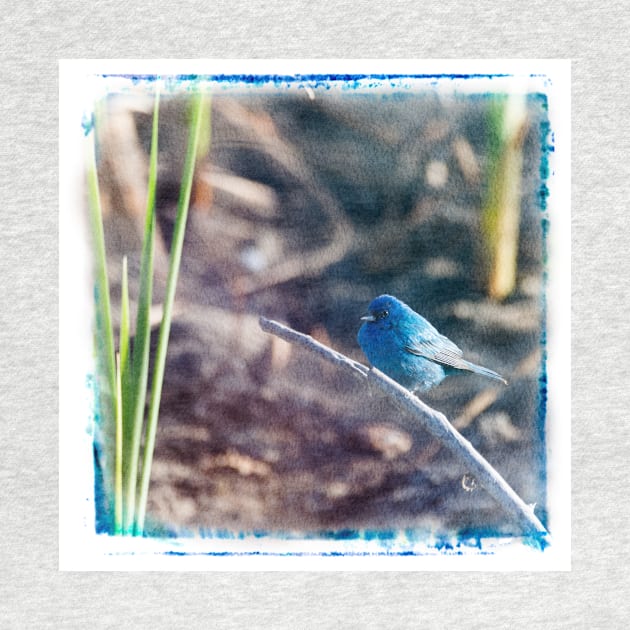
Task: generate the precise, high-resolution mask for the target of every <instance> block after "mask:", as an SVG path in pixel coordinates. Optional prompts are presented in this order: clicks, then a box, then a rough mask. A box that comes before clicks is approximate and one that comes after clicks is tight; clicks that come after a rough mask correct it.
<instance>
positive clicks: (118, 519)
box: [114, 352, 123, 534]
mask: <svg viewBox="0 0 630 630" xmlns="http://www.w3.org/2000/svg"><path fill="white" fill-rule="evenodd" d="M122 470H123V400H122V376H121V370H120V353H118V352H117V353H116V457H115V473H114V533H115V534H121V533H122V528H123V483H122V480H123V475H122Z"/></svg>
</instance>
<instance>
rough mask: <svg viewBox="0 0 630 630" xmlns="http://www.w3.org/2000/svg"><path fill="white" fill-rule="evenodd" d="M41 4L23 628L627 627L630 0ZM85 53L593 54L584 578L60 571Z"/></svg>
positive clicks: (577, 104) (4, 329) (577, 424)
mask: <svg viewBox="0 0 630 630" xmlns="http://www.w3.org/2000/svg"><path fill="white" fill-rule="evenodd" d="M435 5H436V6H432V5H431V6H429V5H428V3H417V2H409V1H407V2H394V3H390V6H389V7H386V5H385V3H380V2H378V3H377V2H361V1H360V0H353V2H343V3H341V2H338V3H327V4H326V5H324V6H318V5H317V4H316V3H313V2H302V1H300V2H293V3H292V4H291V5H286V4H285V3H284V2H265V3H261V2H247V3H245V2H241V3H238V4H236V5H235V3H233V2H215V3H209V2H191V3H188V4H187V5H183V4H182V3H159V5H158V3H155V6H153V7H151V6H148V5H147V4H146V3H143V4H142V5H138V6H136V7H131V6H129V3H128V2H110V3H104V2H101V3H89V4H84V3H78V2H68V3H64V5H63V6H56V5H55V4H53V3H44V2H39V3H33V2H26V3H24V4H22V5H20V6H19V8H16V9H13V10H12V13H11V14H8V15H5V16H4V20H3V27H2V30H3V33H2V44H1V46H2V51H3V64H2V75H3V76H2V79H3V81H2V84H3V87H4V91H3V97H2V100H1V104H0V107H1V108H2V110H3V111H2V114H3V115H2V127H1V129H2V139H1V142H0V174H1V177H2V193H3V194H2V197H3V228H4V235H5V238H4V239H3V240H2V255H1V256H0V264H1V265H2V272H3V279H4V280H3V283H2V286H3V299H2V306H1V307H0V316H1V317H2V325H1V326H0V335H1V336H2V345H1V347H2V350H3V356H2V361H1V362H0V373H1V375H2V389H3V394H2V396H0V421H1V422H0V445H1V446H0V449H1V451H0V453H1V457H0V479H1V480H2V519H1V520H0V522H1V527H2V577H1V578H0V585H1V588H0V625H1V626H2V627H5V628H14V627H15V628H22V627H32V628H47V627H51V628H83V627H92V628H108V627H115V626H117V627H129V628H136V627H137V628H143V627H151V628H171V627H213V626H216V627H227V628H241V627H246V626H249V627H255V628H258V627H260V628H268V627H269V628H297V627H317V628H339V627H349V628H381V627H394V628H398V627H423V628H443V627H448V626H451V627H455V628H483V627H491V628H502V627H507V626H508V624H509V626H510V627H512V628H522V627H527V626H531V627H535V628H583V627H584V628H586V627H588V628H621V627H624V626H625V623H627V619H628V618H629V617H630V605H629V603H628V602H629V597H628V595H629V594H630V593H629V590H630V589H629V588H628V586H629V581H630V579H629V578H628V575H629V571H628V561H629V560H630V558H629V557H628V556H629V551H630V537H629V534H628V525H627V524H628V516H629V514H628V512H629V510H628V491H627V478H628V475H627V462H628V447H629V446H630V436H629V433H628V424H627V422H624V420H625V419H626V416H624V414H623V410H624V409H626V408H627V402H628V395H627V393H626V389H627V384H626V382H627V378H626V374H627V367H626V365H625V361H624V360H623V359H622V355H623V354H624V351H625V350H626V349H627V348H628V342H627V326H625V325H624V324H625V321H626V313H625V309H624V308H623V307H624V301H623V300H624V298H625V297H626V292H627V290H628V281H627V278H628V277H629V275H630V273H629V272H630V269H629V264H628V257H627V255H626V242H627V238H626V229H625V219H626V208H625V205H624V202H625V201H626V199H627V197H625V196H624V193H625V192H626V191H627V180H628V159H627V156H628V149H629V143H628V137H629V133H630V132H629V131H628V124H627V116H628V113H629V110H628V101H627V93H628V89H627V71H628V64H627V57H628V45H627V43H626V42H627V34H628V30H629V27H630V18H629V17H628V12H627V8H626V7H625V3H624V2H612V3H607V4H599V3H593V2H588V3H587V2H571V3H569V2H561V3H560V2H556V3H554V4H551V3H548V2H534V3H530V4H529V5H527V6H525V5H523V3H520V2H519V3H517V2H504V3H500V4H498V3H497V4H496V6H495V3H494V2H476V3H472V2H461V3H456V2H452V1H451V2H448V1H447V2H440V3H435ZM82 57H146V58H151V57H217V58H219V57H223V58H230V57H260V58H264V57H286V58H292V57H340V58H344V57H358V58H360V57H371V58H380V57H383V58H388V57H389V58H395V57H400V58H405V57H406V58H412V57H416V58H426V57H436V58H439V57H452V58H459V57H468V58H474V57H480V58H483V57H504V58H511V57H513V58H518V57H523V58H525V57H530V58H532V57H550V58H556V57H557V58H571V59H573V68H572V72H573V88H572V98H573V104H572V109H573V158H572V159H573V187H572V195H573V217H572V249H573V265H572V268H573V277H572V282H573V285H572V286H573V305H572V306H573V308H572V314H573V320H572V324H571V325H572V331H573V335H572V337H573V346H572V350H573V387H572V391H573V420H572V422H573V439H572V442H573V468H572V470H573V472H572V475H573V479H572V486H573V559H572V563H573V570H572V572H571V573H515V574H505V573H503V574H501V573H474V574H471V573H399V574H397V573H291V574H289V573H287V574H283V573H269V574H265V575H261V574H258V573H239V574H236V573H235V574H229V573H224V574H213V573H190V574H175V573H147V574H143V573H137V574H125V573H103V574H101V573H60V572H58V570H57V566H58V543H57V536H58V528H57V517H58V508H57V499H58V492H57V467H58V461H57V459H58V457H57V423H58V417H57V411H58V392H57V387H58V367H57V366H58V342H57V327H58V315H57V293H58V292H57V285H58V277H57V265H58V253H57V222H58V204H57V162H58V160H57V155H58V153H57V111H58V92H57V76H58V66H57V60H58V59H59V58H82Z"/></svg>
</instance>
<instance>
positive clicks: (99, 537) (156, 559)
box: [60, 60, 571, 570]
mask: <svg viewBox="0 0 630 630" xmlns="http://www.w3.org/2000/svg"><path fill="white" fill-rule="evenodd" d="M569 80H570V78H569V64H568V62H563V61H536V60H532V61H527V60H523V61H518V62H515V61H511V62H508V61H499V60H497V61H476V62H475V61H465V60H460V61H457V60H450V61H443V62H438V61H422V60H416V61H411V60H408V61H387V62H385V61H360V62H359V61H348V60H319V61H313V60H311V61H309V60H301V61H300V60H296V61H262V60H249V61H248V60H238V61H234V60H233V61H227V60H226V61H221V60H208V61H201V60H199V61H140V60H137V61H111V60H110V61H107V60H101V61H99V60H92V61H63V62H61V64H60V99H61V100H60V315H61V317H60V567H61V568H62V569H175V570H178V569H196V570H241V569H245V570H258V569H260V570H273V569H282V570H468V569H474V570H518V569H523V570H525V569H527V570H559V569H560V570H567V569H569V568H570V516H571V514H570V509H571V504H570V419H571V408H570V347H569V344H570V341H569V340H570V337H569V335H570V285H569V282H570V275H569V274H570V264H569V237H570V235H569V229H570V196H569V195H570V176H569V168H570V159H569V151H570V131H569V117H570V102H569Z"/></svg>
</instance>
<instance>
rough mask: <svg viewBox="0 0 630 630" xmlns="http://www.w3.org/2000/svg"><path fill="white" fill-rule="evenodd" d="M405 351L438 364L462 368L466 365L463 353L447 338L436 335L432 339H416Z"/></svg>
mask: <svg viewBox="0 0 630 630" xmlns="http://www.w3.org/2000/svg"><path fill="white" fill-rule="evenodd" d="M405 350H406V351H407V352H410V353H411V354H415V355H417V356H419V357H425V358H426V359H429V360H431V361H435V362H436V363H442V364H443V365H449V366H451V367H455V368H461V367H462V365H463V364H464V360H463V359H462V351H461V350H460V349H459V348H458V347H457V346H456V345H455V344H454V343H453V342H452V341H451V340H450V339H448V338H447V337H445V336H444V335H440V334H439V333H437V332H436V333H435V334H434V335H431V336H430V337H424V338H416V339H413V340H412V341H411V343H408V344H407V345H405Z"/></svg>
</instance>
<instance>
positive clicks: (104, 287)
mask: <svg viewBox="0 0 630 630" xmlns="http://www.w3.org/2000/svg"><path fill="white" fill-rule="evenodd" d="M94 135H95V131H92V133H91V134H90V135H89V137H88V140H89V149H88V152H87V153H88V165H87V180H88V200H89V207H90V225H91V228H92V238H93V241H94V250H95V252H94V253H95V263H96V269H95V272H96V278H95V280H96V287H95V293H96V309H97V312H96V318H97V333H98V341H99V346H100V347H99V348H97V351H98V352H99V356H100V357H102V359H103V360H104V361H103V363H104V368H105V371H106V375H107V383H108V385H109V387H110V394H111V395H112V396H113V395H114V391H115V383H116V367H115V360H114V329H113V327H112V315H111V305H110V300H109V281H108V279H107V259H106V256H105V234H104V230H103V212H102V210H101V197H100V193H99V186H98V174H97V171H96V155H95V150H96V147H95V139H94Z"/></svg>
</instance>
